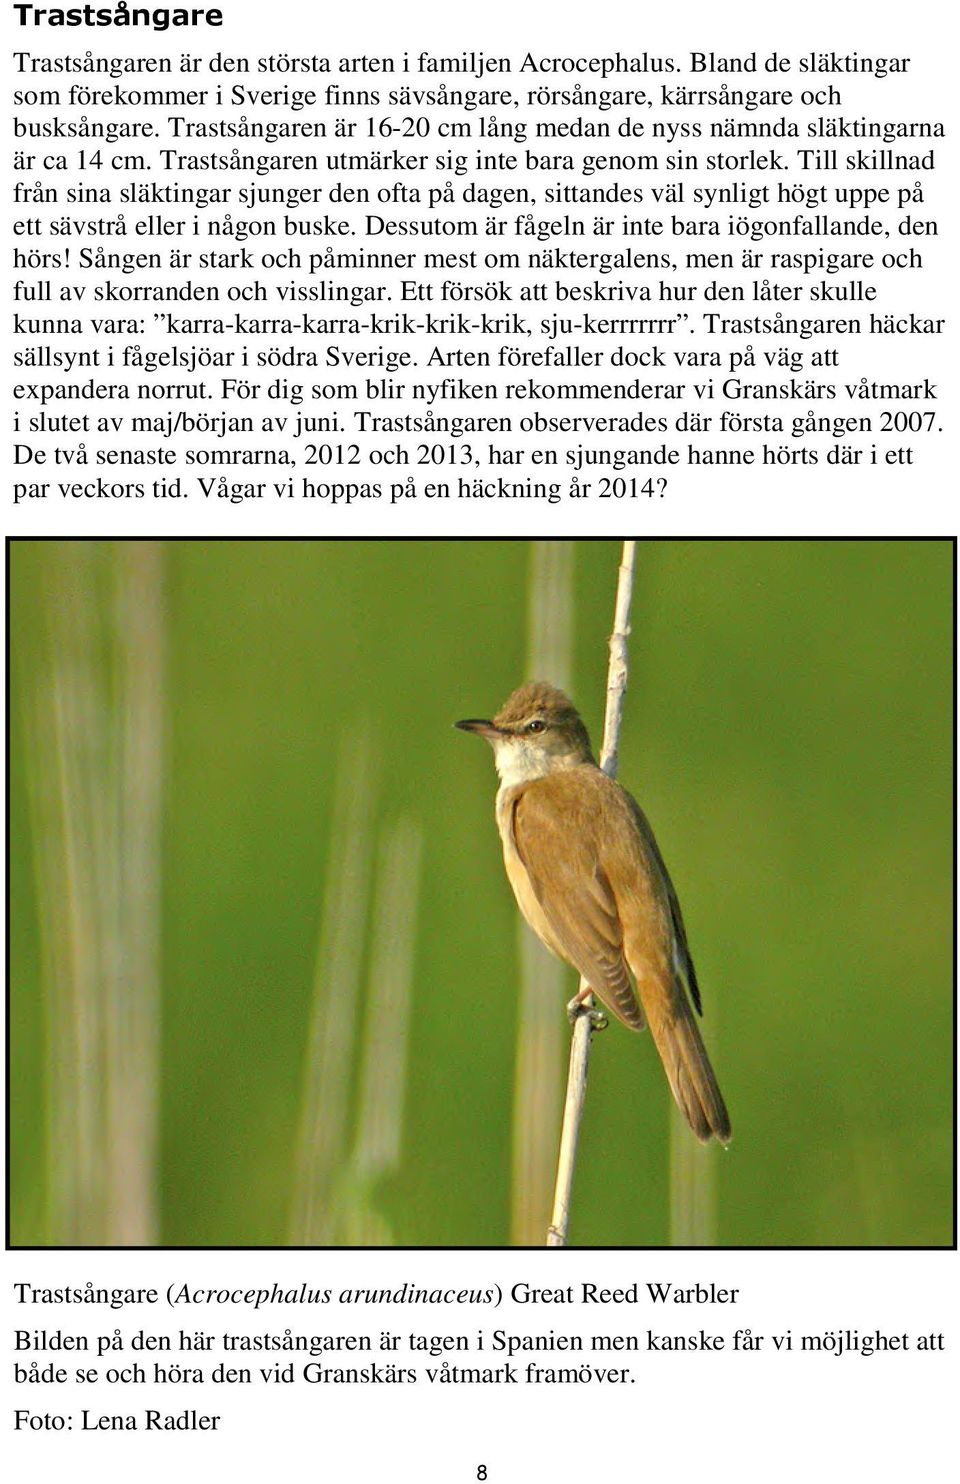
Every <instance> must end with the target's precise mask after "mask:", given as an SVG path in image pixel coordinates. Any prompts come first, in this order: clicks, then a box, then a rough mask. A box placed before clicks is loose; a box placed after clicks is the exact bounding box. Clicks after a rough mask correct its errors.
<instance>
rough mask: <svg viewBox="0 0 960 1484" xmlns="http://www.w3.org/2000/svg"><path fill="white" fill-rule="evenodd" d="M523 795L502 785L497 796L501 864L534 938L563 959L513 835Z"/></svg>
mask: <svg viewBox="0 0 960 1484" xmlns="http://www.w3.org/2000/svg"><path fill="white" fill-rule="evenodd" d="M522 792H523V790H522V789H521V788H517V787H510V786H507V785H505V786H504V787H503V788H501V789H500V792H499V793H498V794H497V829H498V830H499V831H500V840H501V843H502V845H503V864H504V866H505V868H506V872H507V880H508V881H509V882H510V885H511V887H512V888H513V894H514V896H515V897H516V899H517V906H518V907H519V908H520V911H521V912H522V913H523V915H524V917H525V918H526V920H527V922H528V923H529V924H530V926H531V927H532V928H533V931H534V932H535V933H536V935H537V937H538V938H539V939H540V940H541V942H543V943H545V944H546V945H547V947H548V948H549V949H550V951H551V953H555V954H556V955H557V957H558V958H562V959H564V960H566V954H565V953H564V952H563V950H562V949H561V948H560V946H559V945H558V944H557V942H556V940H555V938H554V936H553V933H552V932H551V930H550V924H549V922H548V921H547V918H546V914H545V913H544V911H543V908H542V907H541V906H540V902H539V900H538V898H537V894H536V892H535V891H534V889H533V884H532V883H531V880H530V876H529V873H528V871H527V868H526V866H525V865H524V864H523V861H522V859H521V857H520V852H519V851H518V850H517V843H516V840H515V838H514V833H513V809H514V805H515V803H516V801H517V799H518V798H519V796H520V794H521V793H522Z"/></svg>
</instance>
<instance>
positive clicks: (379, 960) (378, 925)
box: [342, 819, 423, 1247]
mask: <svg viewBox="0 0 960 1484" xmlns="http://www.w3.org/2000/svg"><path fill="white" fill-rule="evenodd" d="M422 848H423V839H422V830H421V828H420V825H419V824H418V823H417V822H416V821H415V820H412V819H398V820H397V821H395V823H393V824H392V825H390V826H388V827H387V828H386V829H385V830H384V831H383V833H382V836H381V841H380V849H379V852H378V862H377V883H376V891H375V894H374V906H373V928H372V944H371V951H370V969H369V974H368V981H367V982H368V989H367V1005H366V1018H365V1026H364V1039H363V1049H362V1053H361V1063H360V1076H359V1093H358V1097H357V1127H356V1136H355V1140H354V1147H353V1155H352V1157H351V1160H350V1165H349V1168H348V1169H347V1171H346V1174H345V1179H344V1184H345V1187H346V1191H345V1197H346V1198H345V1202H344V1211H343V1214H342V1222H343V1236H344V1240H346V1241H347V1242H349V1243H351V1244H353V1245H357V1246H365V1247H382V1246H387V1245H389V1244H391V1243H392V1241H393V1233H392V1230H391V1228H390V1225H389V1223H388V1222H387V1221H386V1220H385V1218H384V1217H383V1216H382V1215H381V1214H380V1212H379V1211H378V1210H377V1208H376V1206H375V1204H374V1198H375V1193H376V1185H377V1182H378V1181H380V1180H382V1179H383V1178H384V1177H385V1176H387V1175H390V1174H393V1173H394V1172H395V1171H396V1170H397V1168H398V1167H399V1164H400V1149H401V1145H402V1141H403V1112H404V1093H405V1084H406V1077H407V1039H408V1029H409V1022H410V1005H411V1000H412V990H413V955H414V947H415V944H416V934H417V902H418V898H419V891H420V859H421V854H422Z"/></svg>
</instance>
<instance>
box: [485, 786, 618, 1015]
mask: <svg viewBox="0 0 960 1484" xmlns="http://www.w3.org/2000/svg"><path fill="white" fill-rule="evenodd" d="M568 783H569V780H567V779H565V778H564V776H563V775H562V774H555V775H551V776H550V777H547V778H542V779H539V780H538V781H537V782H536V783H533V784H531V785H530V786H529V787H528V788H526V789H523V790H522V791H521V792H520V793H519V794H518V796H517V798H516V800H515V801H514V805H513V820H512V826H513V837H514V844H515V846H516V850H517V854H518V855H519V857H520V860H521V862H522V864H523V866H524V869H525V870H526V872H527V875H528V877H529V880H530V885H531V887H532V889H533V892H534V895H535V896H536V898H537V901H538V902H539V904H540V907H541V910H542V912H543V915H544V917H545V918H546V920H547V924H548V926H549V928H550V932H551V935H552V937H553V940H554V946H555V947H556V948H557V949H558V950H559V951H560V952H561V953H562V955H563V957H564V958H566V959H567V961H568V962H569V963H571V964H572V965H573V967H574V968H575V969H577V970H578V972H579V973H580V974H582V976H583V978H584V979H586V981H587V983H588V984H589V985H590V988H591V989H592V990H593V991H594V993H595V994H596V995H597V997H598V999H600V1000H602V1001H603V1003H604V1005H606V1006H607V1008H608V1009H609V1010H611V1011H612V1012H613V1013H614V1014H615V1015H617V1016H618V1017H619V1018H620V1019H621V1020H622V1021H623V1022H624V1024H626V1025H628V1026H631V1027H632V1028H633V1029H634V1030H642V1029H643V1025H644V1018H643V1012H642V1010H641V1008H640V1002H639V1000H638V999H637V996H636V993H635V991H634V988H633V985H632V983H631V980H630V974H629V971H628V969H627V965H626V962H625V960H624V956H623V932H622V929H621V926H620V915H619V913H618V911H617V904H616V901H615V899H614V895H613V891H612V890H611V887H610V882H609V880H608V878H607V875H606V873H605V871H604V870H603V866H602V863H601V859H600V852H599V850H598V849H597V824H598V820H597V816H596V814H595V812H594V811H593V810H589V809H587V810H583V809H580V808H579V807H578V805H579V803H580V800H579V798H578V794H577V792H576V791H572V790H571V789H570V788H569V786H568Z"/></svg>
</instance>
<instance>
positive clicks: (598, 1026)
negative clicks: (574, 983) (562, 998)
mask: <svg viewBox="0 0 960 1484" xmlns="http://www.w3.org/2000/svg"><path fill="white" fill-rule="evenodd" d="M581 1015H586V1016H588V1017H589V1019H590V1029H591V1030H592V1031H605V1030H606V1028H607V1026H608V1025H609V1024H610V1022H609V1021H608V1019H607V1017H606V1015H605V1014H604V1013H603V1011H602V1010H598V1009H597V1008H596V1007H595V1006H592V1005H587V1004H585V1002H584V1001H583V1000H582V999H581V998H580V996H579V995H578V994H575V995H574V997H573V999H572V1000H571V1001H570V1003H569V1004H568V1005H567V1019H568V1020H569V1022H570V1024H571V1025H576V1023H577V1021H578V1020H579V1018H580V1016H581Z"/></svg>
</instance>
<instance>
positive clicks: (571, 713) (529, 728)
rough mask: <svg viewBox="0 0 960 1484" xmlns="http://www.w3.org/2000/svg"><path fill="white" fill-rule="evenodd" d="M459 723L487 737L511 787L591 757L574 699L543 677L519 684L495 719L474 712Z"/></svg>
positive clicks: (587, 738)
mask: <svg viewBox="0 0 960 1484" xmlns="http://www.w3.org/2000/svg"><path fill="white" fill-rule="evenodd" d="M456 725H457V726H458V727H460V729H461V731H464V732H475V733H476V735H477V736H478V737H486V739H487V741H488V742H489V743H490V745H491V746H492V748H493V753H494V761H495V762H496V765H497V772H498V773H499V774H500V779H501V781H502V783H503V784H504V785H505V786H507V787H510V786H512V785H513V784H518V783H530V782H532V781H533V780H534V779H536V778H545V777H546V776H547V774H548V773H554V772H557V771H558V770H560V769H562V768H575V767H578V766H579V765H580V764H581V763H592V762H593V755H592V753H591V751H590V738H589V736H588V735H587V729H586V727H585V726H584V724H583V722H582V721H581V719H580V714H579V712H578V711H577V709H576V707H575V706H574V704H573V702H572V701H571V700H570V698H569V697H568V696H565V695H564V693H563V691H562V690H557V689H556V687H555V686H552V685H546V684H544V683H543V682H541V681H536V682H534V683H533V684H531V685H523V686H521V687H520V689H519V690H515V691H514V693H513V695H512V696H510V698H509V700H507V701H506V702H505V703H504V704H503V706H501V708H500V710H499V711H498V712H497V714H496V716H494V717H493V719H492V720H490V721H480V720H477V719H475V718H472V719H469V720H467V721H458V722H457V723H456Z"/></svg>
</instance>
